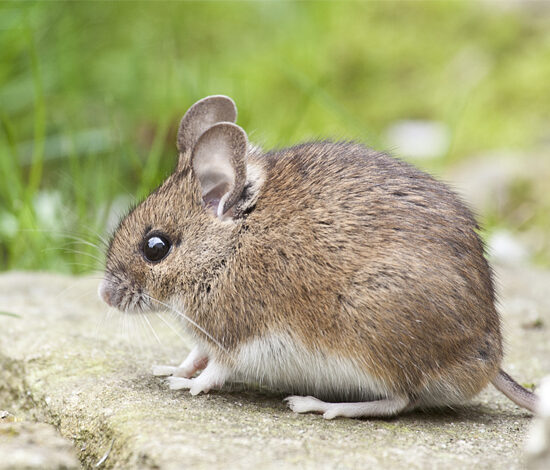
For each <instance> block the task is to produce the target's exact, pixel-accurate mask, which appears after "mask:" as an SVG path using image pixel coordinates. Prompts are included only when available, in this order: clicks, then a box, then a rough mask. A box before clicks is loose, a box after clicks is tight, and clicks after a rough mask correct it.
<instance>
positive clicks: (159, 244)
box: [143, 235, 172, 262]
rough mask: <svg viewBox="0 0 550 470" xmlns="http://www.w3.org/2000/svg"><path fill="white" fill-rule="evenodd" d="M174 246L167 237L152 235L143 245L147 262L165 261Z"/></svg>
mask: <svg viewBox="0 0 550 470" xmlns="http://www.w3.org/2000/svg"><path fill="white" fill-rule="evenodd" d="M171 246H172V244H171V243H170V242H169V241H168V239H167V238H166V237H163V236H162V235H151V236H150V237H149V238H146V239H145V243H144V244H143V254H144V256H145V259H146V260H147V261H151V262H157V261H160V260H161V259H163V258H164V257H165V256H166V255H167V254H168V252H169V251H170V247H171Z"/></svg>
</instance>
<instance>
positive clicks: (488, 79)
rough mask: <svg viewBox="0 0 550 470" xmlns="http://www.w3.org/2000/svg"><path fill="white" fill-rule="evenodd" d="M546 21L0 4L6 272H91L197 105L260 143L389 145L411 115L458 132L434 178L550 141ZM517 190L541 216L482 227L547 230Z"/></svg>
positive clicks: (549, 20) (431, 5)
mask: <svg viewBox="0 0 550 470" xmlns="http://www.w3.org/2000/svg"><path fill="white" fill-rule="evenodd" d="M549 26H550V16H548V15H546V16H545V15H540V14H533V13H530V12H529V10H522V11H516V10H509V9H505V8H499V7H498V4H493V5H492V6H487V5H485V6H483V5H480V4H478V3H467V2H319V3H313V2H240V3H233V2H183V3H177V2H166V3H164V2H151V3H146V2H117V3H105V2H99V3H97V2H69V3H62V2H58V3H56V2H37V3H33V2H25V3H20V2H15V3H11V2H3V3H0V122H1V129H0V268H1V269H47V270H56V271H63V272H76V273H80V272H87V271H89V270H91V269H94V268H97V267H99V266H100V260H97V259H96V258H97V257H98V256H99V258H101V249H98V248H97V247H96V246H94V245H96V244H97V245H100V244H101V243H100V240H99V235H102V236H108V230H109V229H108V227H112V226H113V224H114V223H115V222H114V221H115V220H116V218H117V214H119V215H120V214H121V213H123V212H124V210H125V207H126V206H127V205H128V204H129V203H130V202H131V201H132V200H134V199H135V198H137V199H140V198H142V197H144V196H146V195H147V193H148V192H149V191H150V190H151V189H152V188H153V187H155V186H156V185H158V184H159V183H160V182H161V181H162V180H163V178H164V177H165V176H166V175H167V174H168V173H169V172H170V171H171V169H172V168H173V166H174V164H175V158H176V151H175V133H176V129H177V124H178V122H179V119H180V118H181V115H182V114H183V113H184V112H185V110H186V108H187V107H188V106H189V105H190V104H192V103H193V102H194V101H196V100H197V99H199V98H202V97H204V96H206V95H208V94H214V93H224V94H228V95H230V96H232V97H233V98H234V99H235V100H236V102H237V104H238V106H239V112H240V114H239V119H238V122H239V124H240V125H242V126H243V127H244V128H245V129H246V130H247V131H248V132H249V135H250V137H251V140H253V141H255V142H258V143H260V144H262V145H264V146H266V147H271V146H284V145H287V144H292V143H296V142H298V141H301V140H305V139H309V138H317V137H324V136H331V137H336V138H353V139H359V140H361V141H363V142H366V143H368V144H369V145H372V146H373V147H376V148H380V149H383V148H384V141H383V138H382V137H383V135H384V130H385V129H386V128H387V126H388V125H390V124H391V123H393V122H395V121H396V120H399V119H403V118H420V119H430V120H435V121H441V122H444V123H446V124H447V125H448V126H449V128H450V130H451V133H452V145H451V148H450V150H449V152H448V154H447V155H446V156H445V157H444V158H442V159H440V160H438V161H435V162H422V165H423V166H424V167H425V168H427V169H428V170H431V171H435V172H440V171H442V170H443V169H445V168H447V167H448V166H449V165H455V164H456V163H458V162H461V161H463V160H465V159H468V158H471V157H472V156H473V155H476V154H479V153H482V152H488V151H491V150H493V149H503V148H506V149H513V150H519V151H521V152H530V151H532V150H533V149H536V148H538V146H540V144H541V142H542V141H543V140H544V139H545V138H546V139H547V138H548V121H549V118H550V107H549V106H548V104H547V101H548V97H549V96H550V80H548V77H550V27H549ZM545 100H546V101H545ZM527 185H528V187H527V188H523V189H521V188H520V189H519V190H518V192H517V194H516V195H515V196H514V197H515V199H513V200H511V201H509V204H510V205H511V207H512V208H513V207H515V206H517V205H519V206H521V205H522V204H523V205H525V204H528V205H529V207H530V208H531V212H532V213H533V214H534V215H533V216H532V217H531V218H530V219H529V220H527V221H524V220H523V219H522V222H521V224H520V225H517V220H516V219H514V217H509V215H508V213H507V212H506V211H503V210H502V208H500V209H498V208H495V210H494V211H492V212H489V213H487V214H484V221H485V222H486V224H487V225H488V229H489V230H491V229H493V228H495V227H510V228H517V229H519V230H522V231H528V230H530V229H531V228H532V227H538V228H540V229H541V230H542V231H543V232H544V233H548V229H549V228H550V216H549V212H550V211H547V210H546V209H548V208H549V207H550V204H549V196H548V195H547V194H546V192H542V196H541V197H542V199H541V198H539V197H538V195H539V194H541V192H536V193H535V195H533V194H534V193H533V189H532V188H531V187H530V186H529V182H527ZM521 207H523V206H521ZM512 212H513V211H512ZM88 243H89V244H88ZM549 248H550V245H549V242H548V239H547V238H546V239H545V241H544V242H543V243H542V244H540V246H539V248H538V252H537V259H538V260H539V261H541V262H545V263H548V262H550V257H548V256H546V255H545V254H544V253H545V250H547V249H549Z"/></svg>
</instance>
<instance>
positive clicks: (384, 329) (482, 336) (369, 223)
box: [106, 142, 502, 404]
mask: <svg viewBox="0 0 550 470" xmlns="http://www.w3.org/2000/svg"><path fill="white" fill-rule="evenodd" d="M247 159H248V163H249V164H250V163H252V164H255V165H257V166H259V167H261V168H263V171H264V173H265V182H264V184H263V185H262V186H261V189H260V192H259V195H255V197H257V200H256V202H255V205H254V206H253V207H246V204H245V203H244V202H246V201H245V200H246V199H247V197H250V196H251V195H249V194H247V190H248V189H249V187H250V185H248V186H245V189H244V191H243V196H242V199H243V204H241V206H239V203H237V204H236V206H235V208H234V209H233V215H234V218H233V220H232V221H221V220H219V219H218V218H216V217H215V216H214V215H213V214H211V213H210V212H208V211H206V210H205V209H204V207H203V204H202V201H201V192H200V187H199V185H198V183H197V181H196V178H195V176H194V173H193V170H192V163H191V156H190V152H189V151H187V152H186V153H185V154H183V155H182V156H181V158H180V162H179V165H178V170H177V171H176V172H175V173H174V174H173V175H171V176H170V177H169V178H168V179H167V180H166V181H165V183H164V184H163V185H162V186H161V187H160V188H159V189H157V190H156V191H155V192H154V193H153V194H151V195H150V196H149V197H148V198H147V199H146V200H145V201H144V202H143V203H142V204H141V205H139V206H138V207H137V208H135V209H134V210H133V211H132V212H131V213H130V214H129V215H128V216H127V217H126V218H125V219H124V220H123V221H122V223H121V224H120V227H119V229H118V230H117V232H116V234H115V236H114V238H113V240H112V243H111V246H110V249H109V254H108V262H107V269H106V271H107V278H108V279H111V280H112V282H113V284H117V288H118V289H120V285H124V286H126V288H127V289H130V290H132V289H133V290H134V291H135V290H139V289H142V290H145V291H146V292H148V293H149V294H150V295H151V296H153V297H155V298H157V299H159V300H161V301H163V302H167V301H170V300H171V299H174V298H178V299H179V300H180V301H181V302H182V303H183V304H184V305H185V307H186V314H187V315H188V316H189V317H191V318H192V319H193V320H194V321H196V322H197V323H198V324H199V325H201V326H202V327H203V328H204V329H205V330H207V331H208V332H209V333H210V334H211V335H212V336H213V337H215V338H216V339H217V340H218V341H220V342H221V343H222V345H223V346H224V347H225V348H226V349H227V351H228V352H229V354H226V353H224V352H222V351H221V350H219V349H217V348H214V351H217V352H216V353H215V354H216V355H217V356H218V357H217V359H218V360H220V361H221V362H224V363H226V364H230V363H231V361H232V355H231V352H232V351H235V350H236V348H237V347H238V346H239V345H241V344H243V343H244V342H246V341H248V340H251V339H253V338H257V337H261V336H262V335H265V334H267V333H279V332H281V333H282V332H285V333H288V334H290V335H291V336H292V337H294V338H297V339H299V340H300V341H301V342H303V343H304V344H305V345H306V346H307V347H308V348H310V349H311V350H319V351H325V352H326V353H334V354H338V355H342V356H344V357H348V358H353V359H355V360H356V361H358V362H359V363H360V364H361V365H362V367H364V368H365V370H366V371H367V372H368V373H369V374H371V375H372V376H374V377H376V378H378V379H379V380H381V381H382V382H383V383H385V384H386V386H387V387H388V391H389V392H394V393H396V394H399V395H401V396H403V395H405V396H408V397H409V398H410V399H411V401H413V402H415V401H416V402H418V403H419V404H421V403H422V402H423V401H424V400H425V397H426V396H433V395H441V394H447V395H449V397H448V398H449V402H454V401H456V400H459V399H465V398H469V397H471V396H473V395H475V394H476V393H478V392H479V391H480V390H481V389H482V388H483V387H484V386H485V385H486V384H487V383H488V382H489V381H490V380H492V379H493V378H494V377H495V376H496V374H497V373H498V370H499V366H500V362H501V358H502V344H501V334H500V322H499V316H498V314H497V312H496V310H495V307H494V293H493V283H492V280H491V271H490V268H489V266H488V264H487V262H486V260H485V258H484V256H483V245H482V243H481V241H480V239H479V237H478V235H477V234H476V230H477V226H476V223H475V221H474V219H473V217H472V215H471V213H470V212H469V211H468V209H467V208H466V207H465V206H464V205H463V204H462V203H461V202H460V201H459V199H458V198H457V197H456V195H455V194H454V193H452V192H451V191H450V190H449V189H448V188H447V187H446V186H445V185H443V184H441V183H439V182H437V181H436V180H434V179H433V178H432V177H430V176H428V175H427V174H425V173H422V172H420V171H419V170H417V169H415V168H413V167H411V166H410V165H408V164H406V163H404V162H402V161H399V160H396V159H394V158H392V157H390V156H387V155H385V154H380V153H377V152H374V151H372V150H369V149H367V148H365V147H363V146H361V145H358V144H354V143H345V142H344V143H332V142H314V143H308V144H303V145H299V146H296V147H292V148H288V149H284V150H281V151H276V152H270V153H267V154H262V153H261V152H251V153H249V155H248V156H247ZM152 231H160V232H163V233H166V234H167V235H168V236H169V237H170V238H171V239H172V240H174V246H173V248H172V252H171V253H170V255H169V257H167V258H166V259H165V260H163V261H162V262H160V263H158V264H150V263H147V262H146V261H145V260H144V259H143V256H142V254H141V246H142V244H143V239H144V237H145V235H146V234H147V233H151V232H152ZM115 278H118V279H122V280H123V282H122V284H121V283H120V282H118V281H115V280H114V279H115ZM113 290H116V289H113ZM191 329H193V328H192V327H191ZM196 333H197V335H198V336H201V333H199V332H198V331H197V332H196ZM201 339H204V337H203V336H201ZM442 404H444V403H442Z"/></svg>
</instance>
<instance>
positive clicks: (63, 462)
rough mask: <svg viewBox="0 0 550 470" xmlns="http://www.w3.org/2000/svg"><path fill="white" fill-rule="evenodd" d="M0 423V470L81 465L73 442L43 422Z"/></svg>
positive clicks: (50, 469)
mask: <svg viewBox="0 0 550 470" xmlns="http://www.w3.org/2000/svg"><path fill="white" fill-rule="evenodd" d="M3 421H4V420H2V421H1V422H0V456H1V457H0V470H58V469H59V470H61V469H66V470H73V469H78V468H81V466H80V463H79V462H78V459H77V458H76V452H75V450H74V449H73V446H72V444H71V443H70V442H69V441H68V440H66V439H63V438H62V437H61V436H60V435H59V434H58V432H57V430H56V429H55V428H54V427H53V426H51V425H49V424H44V423H29V422H19V423H18V422H11V423H4V422H3Z"/></svg>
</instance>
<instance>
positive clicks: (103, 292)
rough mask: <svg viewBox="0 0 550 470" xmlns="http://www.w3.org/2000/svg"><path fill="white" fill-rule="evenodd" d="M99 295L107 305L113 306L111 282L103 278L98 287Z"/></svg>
mask: <svg viewBox="0 0 550 470" xmlns="http://www.w3.org/2000/svg"><path fill="white" fill-rule="evenodd" d="M97 295H99V298H100V299H101V300H103V302H105V303H106V304H107V305H109V306H111V307H113V304H111V294H110V292H109V283H108V282H107V281H106V280H105V279H103V280H102V281H101V282H100V283H99V286H98V288H97Z"/></svg>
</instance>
